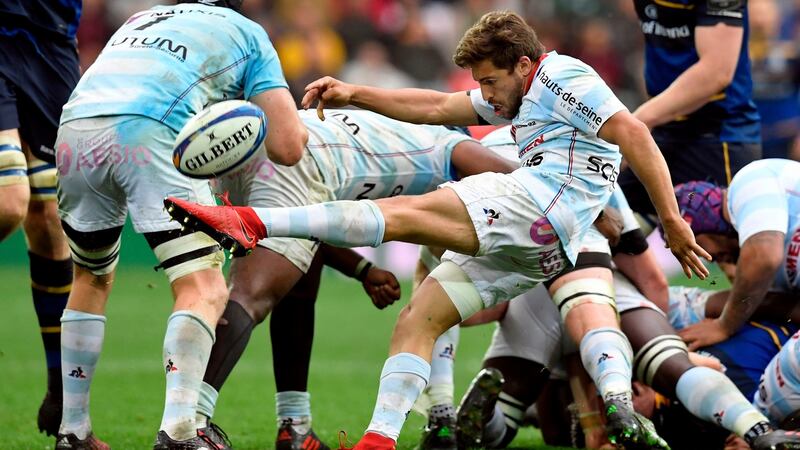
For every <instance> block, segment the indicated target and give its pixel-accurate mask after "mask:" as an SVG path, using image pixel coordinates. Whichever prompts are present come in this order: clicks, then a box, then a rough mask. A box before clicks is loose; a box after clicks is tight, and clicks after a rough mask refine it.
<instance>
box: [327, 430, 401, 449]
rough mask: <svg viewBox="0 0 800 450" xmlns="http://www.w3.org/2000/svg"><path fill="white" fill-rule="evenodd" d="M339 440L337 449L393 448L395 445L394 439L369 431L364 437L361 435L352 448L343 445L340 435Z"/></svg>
mask: <svg viewBox="0 0 800 450" xmlns="http://www.w3.org/2000/svg"><path fill="white" fill-rule="evenodd" d="M339 441H340V442H339V450H395V446H396V445H397V442H395V441H394V439H392V438H389V437H386V436H384V435H382V434H380V433H373V432H371V431H368V432H366V433H365V434H364V437H362V438H361V440H360V441H358V443H356V446H355V447H352V449H349V448H347V447H345V446H344V445H343V444H342V443H341V437H340V438H339Z"/></svg>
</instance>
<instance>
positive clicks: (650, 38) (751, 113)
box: [634, 0, 761, 142]
mask: <svg viewBox="0 0 800 450" xmlns="http://www.w3.org/2000/svg"><path fill="white" fill-rule="evenodd" d="M634 4H635V6H636V13H637V14H638V16H639V20H640V22H641V27H642V32H643V33H644V37H645V71H644V75H645V83H646V85H647V93H648V94H649V95H651V96H655V95H658V94H660V93H661V92H662V91H664V90H665V89H666V88H667V87H669V85H670V84H672V82H673V81H675V79H676V78H678V76H679V75H680V74H682V73H683V72H684V71H686V69H688V68H689V67H690V66H692V65H693V64H695V63H696V62H697V61H698V56H697V49H696V48H695V43H694V37H695V34H694V33H695V27H702V26H714V25H716V24H718V23H725V24H729V25H733V26H739V27H744V38H743V39H742V46H741V50H740V52H739V62H738V64H737V66H736V73H735V74H734V77H733V82H732V83H731V84H730V85H729V86H728V87H727V88H725V90H724V91H722V92H720V93H718V94H717V95H715V96H713V97H712V98H711V101H710V102H709V103H708V104H706V105H704V106H703V107H702V108H700V109H699V110H697V111H695V112H693V113H692V114H690V115H689V116H687V117H681V118H679V119H678V120H675V121H673V122H670V123H668V124H665V125H663V126H661V127H658V128H659V129H663V130H664V131H667V132H668V133H662V134H661V135H662V136H664V135H667V136H672V137H674V138H675V139H676V140H697V139H716V140H719V141H723V142H760V132H761V131H760V124H759V117H758V111H757V109H756V106H755V104H754V103H753V101H752V99H751V96H752V89H753V83H752V80H751V79H750V59H749V56H748V48H747V42H748V35H749V32H748V28H749V27H748V24H747V1H746V0H669V1H667V0H634Z"/></svg>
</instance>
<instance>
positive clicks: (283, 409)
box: [275, 391, 311, 434]
mask: <svg viewBox="0 0 800 450" xmlns="http://www.w3.org/2000/svg"><path fill="white" fill-rule="evenodd" d="M275 413H276V415H277V416H278V425H279V426H280V424H281V422H283V421H284V420H286V419H290V420H291V421H292V425H293V426H294V428H295V430H296V431H297V432H298V433H301V434H305V433H307V432H308V430H309V429H310V428H311V394H309V393H308V392H302V391H284V392H276V393H275Z"/></svg>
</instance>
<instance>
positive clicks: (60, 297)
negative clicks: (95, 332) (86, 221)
mask: <svg viewBox="0 0 800 450" xmlns="http://www.w3.org/2000/svg"><path fill="white" fill-rule="evenodd" d="M80 13H81V2H80V0H75V1H70V2H61V3H60V4H54V3H52V2H46V1H40V0H39V1H30V0H24V1H23V0H9V1H4V2H2V3H0V27H2V29H3V30H4V31H3V32H2V33H0V199H2V201H0V242H2V241H3V240H4V239H6V238H7V237H8V236H9V235H10V234H11V233H12V232H13V231H14V230H15V229H16V228H17V227H18V226H19V225H20V223H21V224H22V226H23V229H24V230H25V238H26V242H27V244H28V259H29V260H30V274H31V291H32V294H33V306H34V309H35V310H36V316H37V317H38V319H39V327H40V331H41V335H42V341H43V343H44V351H45V358H46V362H47V393H46V395H45V398H44V401H43V402H42V405H41V407H40V408H39V416H38V420H37V422H38V426H39V430H41V431H44V432H46V433H47V434H49V435H53V436H55V435H56V434H57V433H58V425H59V424H60V423H61V353H60V352H61V344H60V339H61V323H60V322H59V318H60V317H61V313H62V312H63V310H64V306H65V305H66V304H67V297H68V296H69V291H70V287H71V285H72V261H71V260H70V258H69V247H68V246H67V240H66V238H65V237H64V232H63V230H62V229H61V225H60V223H59V220H58V208H57V205H56V201H55V200H56V166H55V160H54V158H53V147H54V144H55V141H56V133H57V131H58V117H59V116H60V115H61V108H62V107H63V106H64V103H66V102H67V99H68V98H69V94H70V93H71V92H72V90H73V89H74V88H75V84H76V83H77V82H78V78H80V67H79V66H78V52H77V49H76V43H75V32H76V31H77V28H78V21H79V19H80ZM21 67H25V70H21V69H20V68H21ZM45 161H47V162H45Z"/></svg>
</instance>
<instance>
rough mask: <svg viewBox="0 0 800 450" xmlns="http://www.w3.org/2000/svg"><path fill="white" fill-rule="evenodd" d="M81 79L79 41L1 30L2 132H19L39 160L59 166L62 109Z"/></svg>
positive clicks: (0, 99)
mask: <svg viewBox="0 0 800 450" xmlns="http://www.w3.org/2000/svg"><path fill="white" fill-rule="evenodd" d="M79 78H80V67H79V62H78V52H77V49H76V48H75V42H74V41H69V40H67V39H60V40H59V39H58V38H50V37H41V36H39V35H35V34H32V33H30V32H28V31H26V30H22V29H7V28H0V130H9V129H14V128H17V129H19V133H20V137H21V138H22V140H23V142H25V143H26V144H28V146H29V147H30V149H31V151H32V152H33V154H34V155H35V156H36V157H37V158H39V159H43V160H45V161H48V162H54V161H55V158H54V156H53V155H54V152H53V145H54V144H55V141H56V134H57V133H58V122H59V119H60V117H61V109H62V108H63V106H64V104H65V103H67V100H68V99H69V96H70V94H72V90H73V89H75V85H76V84H77V83H78V79H79Z"/></svg>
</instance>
